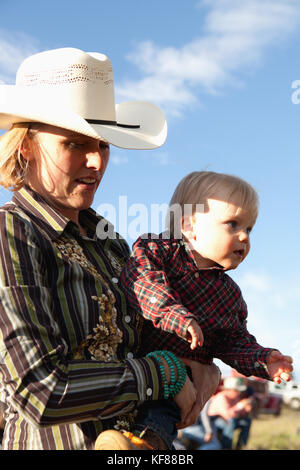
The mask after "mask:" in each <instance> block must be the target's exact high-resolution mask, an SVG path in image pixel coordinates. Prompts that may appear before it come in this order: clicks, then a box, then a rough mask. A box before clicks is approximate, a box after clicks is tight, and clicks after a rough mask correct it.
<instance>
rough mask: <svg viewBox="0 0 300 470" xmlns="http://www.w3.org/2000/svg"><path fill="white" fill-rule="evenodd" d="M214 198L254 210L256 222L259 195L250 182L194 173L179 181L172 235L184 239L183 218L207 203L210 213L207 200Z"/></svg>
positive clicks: (171, 219)
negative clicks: (182, 234)
mask: <svg viewBox="0 0 300 470" xmlns="http://www.w3.org/2000/svg"><path fill="white" fill-rule="evenodd" d="M214 197H218V198H220V199H222V200H223V201H226V202H228V203H232V204H235V205H238V206H239V207H242V208H244V209H247V210H250V211H251V213H252V214H253V219H254V221H255V220H256V218H257V215H258V205H259V200H258V194H257V192H256V190H255V189H254V188H253V187H252V186H251V185H250V184H249V183H247V181H245V180H243V179H242V178H239V177H238V176H234V175H229V174H224V173H215V172H213V171H194V172H192V173H190V174H188V175H187V176H185V177H184V178H183V179H182V180H181V181H180V182H179V184H178V185H177V187H176V189H175V191H174V193H173V196H172V198H171V201H170V204H169V210H168V213H167V219H166V225H167V227H168V229H169V231H170V233H171V235H172V236H175V238H177V237H179V236H181V224H182V217H183V216H184V215H185V214H186V213H187V211H188V215H191V216H192V215H194V214H195V212H197V209H198V208H197V205H199V204H203V205H204V211H205V212H206V211H207V210H208V207H207V199H211V198H214ZM198 207H199V206H198ZM201 207H203V206H201Z"/></svg>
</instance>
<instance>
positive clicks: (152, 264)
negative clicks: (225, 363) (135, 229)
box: [120, 236, 203, 347]
mask: <svg viewBox="0 0 300 470" xmlns="http://www.w3.org/2000/svg"><path fill="white" fill-rule="evenodd" d="M170 250H171V249H170V247H169V245H168V243H164V242H162V241H161V240H159V239H157V238H156V239H155V238H154V239H151V238H150V237H149V238H145V236H142V237H140V238H139V239H138V240H137V241H136V242H135V244H134V246H133V250H132V255H131V257H130V258H129V260H128V262H127V264H126V265H125V266H124V269H123V271H122V273H121V277H120V280H121V286H122V288H123V289H124V292H126V295H127V300H128V302H129V304H130V305H131V307H133V308H134V309H135V310H136V311H137V312H139V313H140V314H141V315H142V316H143V317H144V318H145V319H146V320H150V321H151V322H152V324H153V326H154V327H155V328H160V329H161V330H163V331H166V332H168V333H172V334H176V335H177V336H179V337H180V338H183V339H185V340H186V341H188V340H190V342H191V344H192V345H193V347H194V345H195V344H197V341H201V338H203V336H201V334H202V332H201V330H200V327H198V325H197V322H196V316H195V315H194V314H193V313H192V312H190V311H189V310H188V309H187V308H185V306H184V305H183V304H182V302H181V298H180V296H179V294H178V293H177V291H176V290H175V289H173V287H172V285H171V284H170V282H169V279H168V272H167V268H166V266H168V264H169V258H170V256H172V252H171V251H170ZM192 320H193V322H192ZM196 325H197V326H196ZM188 329H189V330H188ZM198 337H199V339H198ZM202 341H203V339H202Z"/></svg>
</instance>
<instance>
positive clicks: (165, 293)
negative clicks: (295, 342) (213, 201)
mask: <svg viewBox="0 0 300 470" xmlns="http://www.w3.org/2000/svg"><path fill="white" fill-rule="evenodd" d="M120 280H121V284H122V286H123V289H124V290H126V293H127V296H128V302H129V303H130V305H131V307H132V308H133V309H135V311H136V312H137V313H139V314H140V315H141V316H143V317H144V318H145V319H146V320H148V321H145V324H144V328H143V352H144V353H146V352H147V351H149V350H151V349H168V350H170V351H173V352H174V353H176V354H178V355H179V356H182V357H187V358H189V359H192V360H196V361H199V362H202V363H204V364H211V363H212V360H213V358H218V359H221V360H222V361H223V362H225V363H226V364H228V365H230V366H231V367H233V368H234V369H236V370H238V371H239V372H240V373H242V374H244V375H246V376H250V375H255V376H258V377H262V378H267V379H270V376H269V374H268V372H267V370H266V359H267V357H268V355H269V354H270V352H271V351H272V349H270V348H264V347H262V346H260V345H259V344H258V343H257V341H256V338H255V337H254V336H253V335H251V334H250V333H249V332H248V330H247V306H246V303H245V301H244V299H243V297H242V294H241V291H240V288H239V287H238V285H237V284H236V283H235V282H234V281H233V279H231V277H230V276H228V275H227V274H226V273H225V272H224V271H223V269H222V268H219V267H213V268H208V269H199V268H198V267H197V264H196V262H195V259H194V256H193V254H192V252H191V250H190V249H189V248H188V245H187V244H186V243H185V242H184V240H178V239H174V238H167V233H166V232H164V233H163V234H161V235H160V236H158V235H157V236H156V237H155V236H154V235H153V234H145V235H142V237H140V238H139V239H138V240H137V241H136V243H135V244H134V245H133V249H132V255H131V257H130V258H129V260H128V262H127V264H126V266H125V267H124V269H123V271H122V273H121V278H120ZM191 319H194V320H196V321H197V322H198V324H199V325H200V327H201V329H202V331H203V336H204V343H203V346H201V347H197V348H196V349H195V350H191V349H190V344H189V343H188V342H187V341H186V340H185V339H182V338H186V335H187V327H188V325H189V323H190V321H191ZM149 320H150V321H149Z"/></svg>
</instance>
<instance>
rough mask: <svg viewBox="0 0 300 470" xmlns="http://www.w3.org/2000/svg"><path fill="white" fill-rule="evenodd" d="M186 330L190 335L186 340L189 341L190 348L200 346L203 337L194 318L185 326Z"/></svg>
mask: <svg viewBox="0 0 300 470" xmlns="http://www.w3.org/2000/svg"><path fill="white" fill-rule="evenodd" d="M187 332H188V334H189V335H190V337H189V338H187V341H188V342H189V343H191V349H196V347H197V346H202V345H203V342H204V337H203V333H202V330H201V328H200V326H199V325H198V323H197V322H196V321H195V320H192V321H191V323H190V324H189V326H188V328H187Z"/></svg>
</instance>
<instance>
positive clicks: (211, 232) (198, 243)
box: [183, 199, 256, 270]
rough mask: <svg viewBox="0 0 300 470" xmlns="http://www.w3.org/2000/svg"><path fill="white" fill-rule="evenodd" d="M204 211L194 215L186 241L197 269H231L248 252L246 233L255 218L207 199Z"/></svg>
mask: <svg viewBox="0 0 300 470" xmlns="http://www.w3.org/2000/svg"><path fill="white" fill-rule="evenodd" d="M207 204H208V211H206V212H203V213H202V212H196V214H194V217H193V223H192V228H191V231H190V232H189V233H184V232H183V233H184V234H185V236H186V237H187V238H188V240H189V242H190V244H191V245H192V249H193V252H194V255H195V259H196V261H197V265H198V267H200V268H208V267H212V266H216V265H221V266H222V267H223V268H224V269H225V270H229V269H235V268H237V267H238V265H239V264H240V263H241V262H242V261H243V260H244V259H245V258H246V256H247V255H248V253H249V250H250V237H249V235H250V232H251V230H252V228H253V226H254V224H255V219H256V217H255V216H254V214H253V213H252V211H250V210H246V209H243V208H242V207H239V206H237V205H234V204H231V203H229V202H225V201H221V200H217V199H208V200H207Z"/></svg>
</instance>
